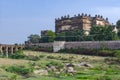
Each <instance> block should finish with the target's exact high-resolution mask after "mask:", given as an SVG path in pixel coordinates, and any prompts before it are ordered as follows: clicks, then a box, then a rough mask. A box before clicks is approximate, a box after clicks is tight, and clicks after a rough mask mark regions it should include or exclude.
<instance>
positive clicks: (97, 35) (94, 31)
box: [90, 26, 118, 41]
mask: <svg viewBox="0 0 120 80" xmlns="http://www.w3.org/2000/svg"><path fill="white" fill-rule="evenodd" d="M90 35H91V36H92V37H93V39H94V40H95V41H105V40H117V39H118V36H117V34H116V33H115V32H113V28H112V27H111V26H104V27H103V26H93V27H92V28H91V31H90Z"/></svg>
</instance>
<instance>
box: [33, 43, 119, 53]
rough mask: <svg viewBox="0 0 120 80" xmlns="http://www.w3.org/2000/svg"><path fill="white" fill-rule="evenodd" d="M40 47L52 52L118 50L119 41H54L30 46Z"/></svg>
mask: <svg viewBox="0 0 120 80" xmlns="http://www.w3.org/2000/svg"><path fill="white" fill-rule="evenodd" d="M37 45H39V46H41V47H45V48H48V47H50V48H53V50H54V52H57V51H59V50H61V49H64V48H67V49H70V48H73V49H75V48H85V49H101V48H107V49H120V41H83V42H65V41H55V42H54V43H40V44H34V45H32V46H37Z"/></svg>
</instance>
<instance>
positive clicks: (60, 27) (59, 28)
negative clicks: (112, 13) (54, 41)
mask: <svg viewBox="0 0 120 80" xmlns="http://www.w3.org/2000/svg"><path fill="white" fill-rule="evenodd" d="M94 25H100V26H108V25H110V24H109V21H108V18H106V19H105V18H103V16H100V15H95V16H94V17H92V16H91V15H87V14H83V13H82V14H81V15H80V14H78V15H77V16H76V15H74V17H70V16H69V15H67V16H64V17H63V16H62V17H61V18H57V19H55V32H56V33H59V32H63V31H68V30H74V29H81V30H84V31H85V34H89V31H90V28H91V27H92V26H94Z"/></svg>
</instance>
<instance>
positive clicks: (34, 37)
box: [28, 34, 40, 43]
mask: <svg viewBox="0 0 120 80" xmlns="http://www.w3.org/2000/svg"><path fill="white" fill-rule="evenodd" d="M28 41H30V42H31V43H39V41H40V36H39V35H37V34H31V35H30V36H29V37H28Z"/></svg>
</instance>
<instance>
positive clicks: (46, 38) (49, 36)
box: [40, 30, 56, 43]
mask: <svg viewBox="0 0 120 80" xmlns="http://www.w3.org/2000/svg"><path fill="white" fill-rule="evenodd" d="M55 37H56V36H55V33H54V32H53V31H51V30H49V31H48V32H47V33H46V35H44V36H41V39H40V42H43V43H46V42H53V41H54V40H55Z"/></svg>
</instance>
